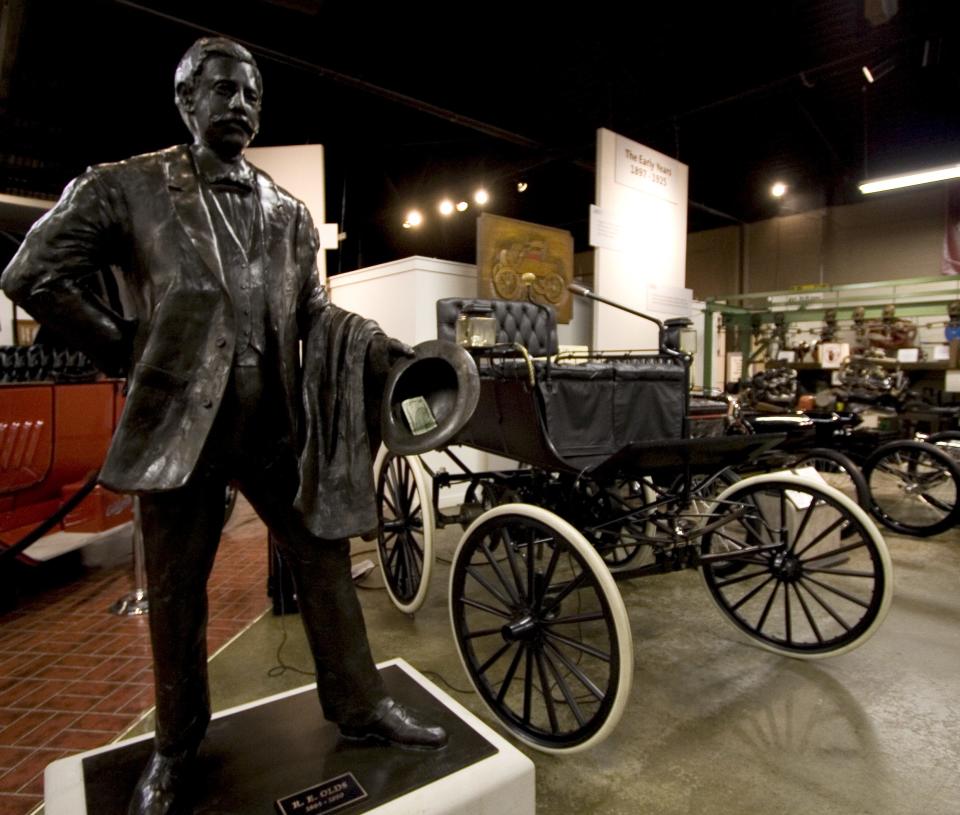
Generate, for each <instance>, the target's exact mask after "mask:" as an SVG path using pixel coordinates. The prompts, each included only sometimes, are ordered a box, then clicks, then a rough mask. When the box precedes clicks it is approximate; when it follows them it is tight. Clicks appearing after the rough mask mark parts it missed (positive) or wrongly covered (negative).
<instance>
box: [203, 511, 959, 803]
mask: <svg viewBox="0 0 960 815" xmlns="http://www.w3.org/2000/svg"><path fill="white" fill-rule="evenodd" d="M458 532H459V531H458V530H457V529H449V530H444V531H442V532H440V533H439V535H438V537H439V540H438V543H437V554H438V561H437V567H436V571H435V573H434V577H433V579H432V581H431V591H430V593H429V595H428V598H427V602H426V604H425V606H424V607H423V609H421V610H420V611H419V612H418V613H417V614H416V616H415V617H410V616H406V615H404V614H401V613H400V612H399V611H397V610H395V609H394V608H393V606H392V605H391V604H390V602H389V599H388V597H387V595H386V592H385V591H383V590H382V584H381V582H380V577H379V573H378V572H376V571H375V572H373V573H371V574H370V575H369V576H368V577H366V578H364V579H363V580H362V581H361V584H362V586H363V588H362V589H361V591H360V594H361V600H362V602H363V605H364V609H365V615H366V621H367V626H368V629H369V634H370V639H371V642H372V645H373V649H374V652H375V657H376V658H377V659H378V660H386V659H390V658H393V657H402V658H404V659H405V660H407V661H408V662H409V663H410V664H411V665H413V667H415V668H417V669H418V670H420V671H421V672H423V673H425V674H427V675H428V676H429V677H430V678H432V679H434V680H435V681H436V682H437V684H438V685H439V686H440V687H441V688H443V689H444V690H446V691H447V692H448V693H450V694H451V695H452V696H453V697H454V698H456V699H457V700H458V701H460V702H461V703H462V704H464V705H465V706H466V707H467V708H468V709H470V710H471V711H473V712H474V713H476V714H477V715H479V716H480V717H481V718H483V719H484V720H485V721H487V722H488V723H490V724H492V725H493V717H492V716H491V715H490V714H489V713H488V712H487V711H486V710H485V708H484V707H483V705H482V703H481V702H480V700H479V699H478V698H477V696H476V695H475V694H473V693H471V692H469V691H468V688H469V684H468V681H467V679H466V676H465V674H464V672H463V669H462V668H461V666H460V663H459V660H458V657H457V655H456V651H455V648H454V645H453V640H452V637H451V633H450V625H449V620H448V611H447V603H446V593H447V576H448V572H449V568H448V566H447V563H446V562H445V561H448V560H449V558H450V557H451V555H452V552H453V549H454V547H455V546H456V542H457V536H458ZM887 540H888V543H889V547H890V550H891V554H892V559H893V563H894V569H895V572H894V574H895V594H894V599H893V603H892V606H891V609H890V613H889V615H888V617H887V619H886V621H885V623H884V624H883V625H882V626H881V627H880V629H879V631H878V632H877V634H876V635H875V636H874V637H873V638H872V639H871V640H870V641H868V642H867V643H865V644H864V645H863V646H862V647H860V648H858V649H856V650H854V651H852V652H850V653H847V654H845V655H842V656H839V657H833V658H827V659H821V660H817V661H807V662H801V661H797V660H793V659H789V658H784V657H780V656H777V655H774V654H771V653H769V652H767V651H764V650H762V649H760V648H758V647H755V646H754V645H752V644H750V643H749V642H746V641H745V640H743V639H742V638H741V637H740V635H739V634H738V633H737V632H736V631H735V630H734V629H733V628H731V627H730V626H729V624H728V623H726V622H725V621H724V619H722V618H721V616H720V613H719V612H718V611H717V610H716V608H715V607H714V605H713V603H712V601H711V600H710V598H709V597H708V595H707V593H706V591H705V589H704V588H703V586H702V585H701V579H700V576H699V574H697V573H696V572H679V573H674V574H670V575H664V576H658V577H653V578H646V579H643V580H634V581H631V582H627V583H621V584H619V586H620V589H621V591H622V593H623V596H624V599H625V602H626V606H627V609H628V611H629V614H630V623H631V626H632V631H633V641H634V646H635V654H636V668H635V674H634V678H633V688H632V691H631V695H630V699H629V704H628V705H627V708H626V712H625V714H624V716H623V718H622V720H621V721H620V723H619V725H618V726H617V728H616V730H615V731H614V732H613V734H612V735H611V736H610V738H608V739H607V740H606V741H605V742H604V743H602V744H601V745H599V746H597V747H595V748H594V749H592V750H590V751H587V752H584V753H578V754H575V755H559V756H558V755H547V754H544V753H539V752H537V751H535V750H531V749H528V748H526V747H525V746H523V745H519V744H518V746H519V747H520V749H521V750H523V752H525V753H526V754H527V755H529V756H530V758H531V759H532V760H533V761H534V763H535V765H536V778H537V780H536V789H537V812H538V813H561V812H562V813H574V812H575V813H578V814H579V815H584V814H585V813H611V815H614V814H616V813H623V814H624V815H627V813H629V815H639V814H640V813H644V814H646V815H675V814H677V815H678V814H679V813H697V814H698V815H714V813H716V814H717V815H719V814H720V813H723V815H729V814H730V813H737V814H738V815H740V814H746V813H776V815H794V813H796V815H801V814H802V815H809V813H817V815H856V814H859V813H862V814H863V815H913V814H914V813H915V814H916V815H920V814H921V813H922V814H923V815H956V813H958V812H960V530H953V531H952V532H950V533H946V534H944V535H941V536H938V537H934V538H929V539H926V540H921V539H912V538H900V537H895V536H892V535H891V536H888V537H887ZM369 547H370V544H363V545H362V547H361V545H360V544H359V543H358V546H357V547H355V548H356V560H357V561H358V562H359V561H362V560H364V559H366V558H368V557H369V558H373V559H374V560H375V559H376V555H375V553H373V552H371V551H369ZM309 670H310V664H309V658H308V653H307V650H306V647H305V644H304V637H303V632H302V628H301V626H300V623H299V620H298V618H297V617H296V616H290V615H287V616H274V615H272V614H267V615H266V616H264V617H263V618H261V619H260V620H259V621H258V622H257V623H255V624H254V625H253V626H252V627H251V628H250V629H249V630H248V631H247V632H246V633H245V634H243V635H242V636H240V637H239V638H238V639H237V640H235V641H234V642H233V643H232V644H231V645H229V646H228V647H227V648H226V649H224V650H223V651H222V652H221V653H220V654H219V655H218V656H216V657H215V658H214V659H213V662H212V664H211V677H212V685H213V696H214V703H215V705H216V707H217V708H219V709H222V708H225V707H230V706H233V705H236V704H240V703H243V702H247V701H251V700H255V699H258V698H261V697H263V696H266V695H269V694H272V693H277V692H279V691H282V690H286V689H288V688H294V687H299V686H301V685H304V684H306V683H307V682H309V681H310V677H309V676H308V675H307V673H304V672H309ZM494 726H496V725H494ZM501 732H502V731H501Z"/></svg>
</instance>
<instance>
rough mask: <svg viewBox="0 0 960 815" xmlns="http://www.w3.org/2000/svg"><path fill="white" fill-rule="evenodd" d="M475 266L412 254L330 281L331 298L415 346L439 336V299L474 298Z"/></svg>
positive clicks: (342, 275) (338, 276)
mask: <svg viewBox="0 0 960 815" xmlns="http://www.w3.org/2000/svg"><path fill="white" fill-rule="evenodd" d="M476 294H477V267H476V266H473V265H472V264H469V263H454V262H452V261H449V260H438V259H436V258H425V257H419V256H413V257H409V258H403V259H402V260H394V261H391V262H389V263H381V264H380V265H379V266H368V267H367V268H366V269H358V270H357V271H355V272H345V273H344V274H338V275H335V276H333V277H331V278H330V299H331V300H332V301H333V303H334V304H335V305H338V306H340V308H343V309H346V310H347V311H354V312H356V313H357V314H362V315H363V316H364V317H369V318H370V319H371V320H376V321H377V322H378V323H379V324H380V327H381V328H382V329H383V330H384V331H385V332H386V333H387V334H389V335H390V336H391V337H396V338H397V339H400V340H403V341H404V342H406V343H409V344H410V345H416V344H417V343H418V342H423V341H424V340H435V339H436V338H437V311H436V308H437V306H436V304H437V300H440V299H441V298H443V297H475V296H476Z"/></svg>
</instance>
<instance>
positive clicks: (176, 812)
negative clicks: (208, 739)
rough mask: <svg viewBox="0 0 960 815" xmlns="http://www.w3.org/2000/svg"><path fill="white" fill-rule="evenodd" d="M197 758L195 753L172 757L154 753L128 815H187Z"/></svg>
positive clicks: (187, 751) (134, 793) (134, 795)
mask: <svg viewBox="0 0 960 815" xmlns="http://www.w3.org/2000/svg"><path fill="white" fill-rule="evenodd" d="M195 755H196V751H194V750H186V751H184V752H182V753H177V754H176V755H173V756H165V755H161V754H160V753H157V752H154V753H153V755H151V756H150V761H148V762H147V766H146V767H144V769H143V772H142V773H141V774H140V780H139V781H137V786H136V787H134V789H133V796H132V797H131V798H130V805H129V807H128V808H127V815H187V813H189V812H190V809H189V808H188V807H187V806H186V802H185V799H186V798H187V797H188V793H189V791H190V778H189V776H190V770H191V768H192V767H193V760H194V757H195Z"/></svg>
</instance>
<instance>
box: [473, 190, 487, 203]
mask: <svg viewBox="0 0 960 815" xmlns="http://www.w3.org/2000/svg"><path fill="white" fill-rule="evenodd" d="M473 200H474V202H475V203H476V204H478V205H479V206H481V207H482V206H483V205H484V204H486V203H487V201H489V200H490V196H489V195H488V194H487V191H486V190H485V189H483V188H482V187H481V188H480V189H479V190H477V191H476V192H475V193H474V194H473Z"/></svg>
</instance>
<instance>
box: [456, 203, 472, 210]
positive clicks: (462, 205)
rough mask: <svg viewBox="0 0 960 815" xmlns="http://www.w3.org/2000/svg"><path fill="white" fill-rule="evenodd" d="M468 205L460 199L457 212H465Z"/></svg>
mask: <svg viewBox="0 0 960 815" xmlns="http://www.w3.org/2000/svg"><path fill="white" fill-rule="evenodd" d="M469 206H470V205H469V204H468V203H467V202H466V201H460V202H459V203H458V204H457V212H466V211H467V208H468V207H469Z"/></svg>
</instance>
